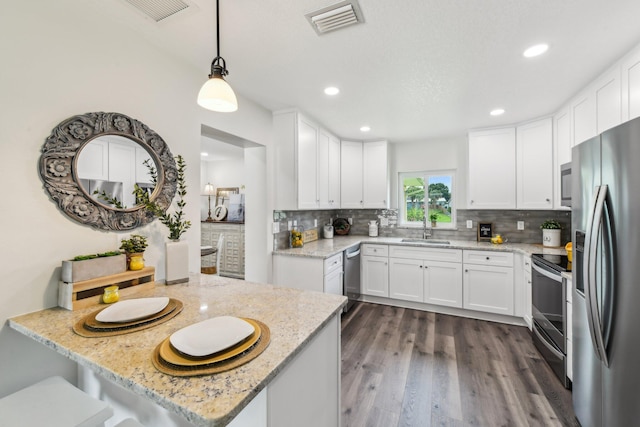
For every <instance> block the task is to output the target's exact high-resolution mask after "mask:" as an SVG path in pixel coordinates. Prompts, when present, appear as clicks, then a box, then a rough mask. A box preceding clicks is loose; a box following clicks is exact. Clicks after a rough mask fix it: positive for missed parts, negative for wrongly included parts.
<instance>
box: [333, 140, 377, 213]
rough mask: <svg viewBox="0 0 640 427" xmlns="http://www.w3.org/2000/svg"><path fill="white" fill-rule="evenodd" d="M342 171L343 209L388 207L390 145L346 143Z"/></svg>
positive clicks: (341, 165) (342, 157)
mask: <svg viewBox="0 0 640 427" xmlns="http://www.w3.org/2000/svg"><path fill="white" fill-rule="evenodd" d="M340 169H341V173H340V188H341V197H342V198H341V207H342V208H344V209H357V208H367V209H376V208H381V209H386V208H387V207H388V203H389V184H388V183H389V176H388V170H389V168H388V146H387V141H376V142H360V141H342V143H341V157H340Z"/></svg>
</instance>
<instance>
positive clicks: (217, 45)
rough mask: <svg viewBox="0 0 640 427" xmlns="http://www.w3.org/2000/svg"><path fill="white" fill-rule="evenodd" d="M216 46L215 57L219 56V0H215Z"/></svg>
mask: <svg viewBox="0 0 640 427" xmlns="http://www.w3.org/2000/svg"><path fill="white" fill-rule="evenodd" d="M216 47H217V49H218V52H217V55H216V57H218V58H219V57H220V1H219V0H216Z"/></svg>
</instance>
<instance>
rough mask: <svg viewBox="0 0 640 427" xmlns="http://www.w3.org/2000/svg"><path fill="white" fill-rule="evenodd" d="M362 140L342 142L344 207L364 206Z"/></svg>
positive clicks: (342, 200)
mask: <svg viewBox="0 0 640 427" xmlns="http://www.w3.org/2000/svg"><path fill="white" fill-rule="evenodd" d="M362 173H363V163H362V142H359V141H341V143H340V196H341V200H340V206H341V207H342V208H343V209H359V208H362V203H363V197H362V194H363V193H362V190H363V188H362V183H363V179H364V176H363V175H362Z"/></svg>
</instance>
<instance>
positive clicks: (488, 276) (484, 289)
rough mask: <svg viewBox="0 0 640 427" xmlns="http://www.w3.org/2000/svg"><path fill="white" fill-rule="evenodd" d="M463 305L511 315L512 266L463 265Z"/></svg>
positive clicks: (468, 307) (471, 308) (478, 309)
mask: <svg viewBox="0 0 640 427" xmlns="http://www.w3.org/2000/svg"><path fill="white" fill-rule="evenodd" d="M463 295H464V304H463V307H464V308H467V309H469V310H477V311H486V312H488V313H497V314H506V315H513V268H506V267H494V266H490V265H465V266H464V280H463Z"/></svg>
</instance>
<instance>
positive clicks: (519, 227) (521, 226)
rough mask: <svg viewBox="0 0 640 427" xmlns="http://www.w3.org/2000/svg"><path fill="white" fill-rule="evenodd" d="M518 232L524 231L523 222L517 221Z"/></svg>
mask: <svg viewBox="0 0 640 427" xmlns="http://www.w3.org/2000/svg"><path fill="white" fill-rule="evenodd" d="M518 230H524V221H518Z"/></svg>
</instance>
